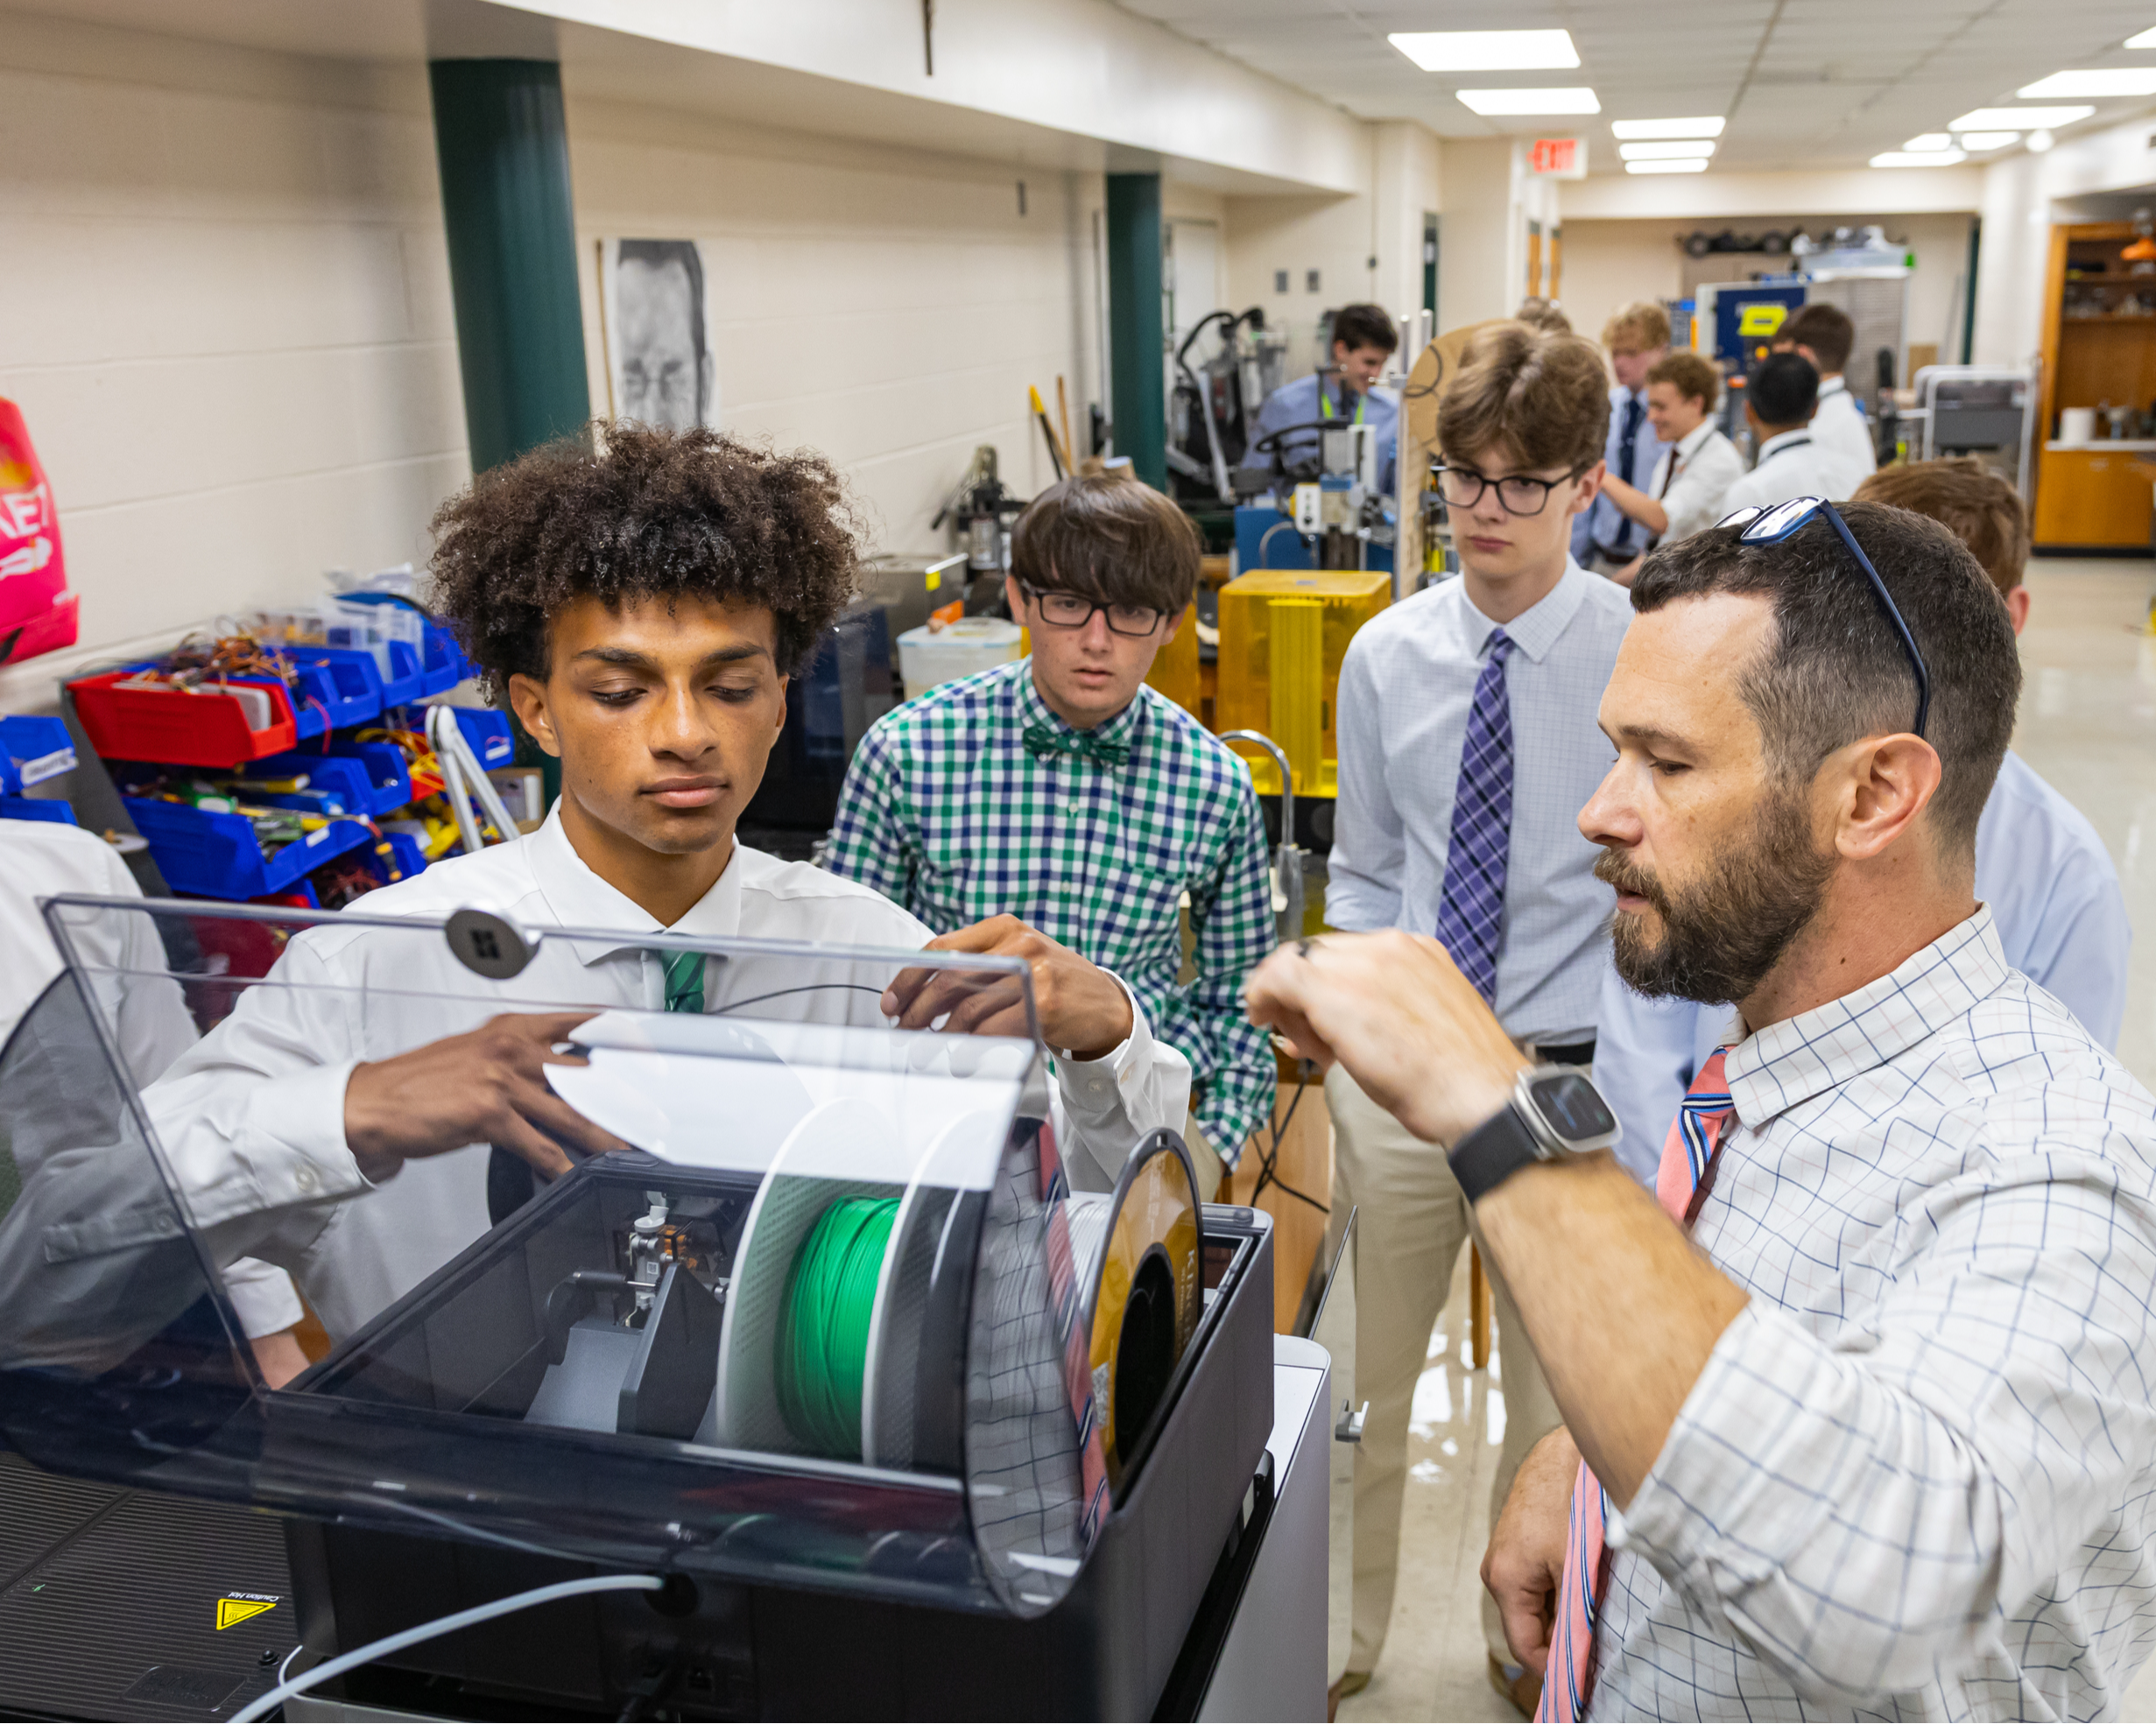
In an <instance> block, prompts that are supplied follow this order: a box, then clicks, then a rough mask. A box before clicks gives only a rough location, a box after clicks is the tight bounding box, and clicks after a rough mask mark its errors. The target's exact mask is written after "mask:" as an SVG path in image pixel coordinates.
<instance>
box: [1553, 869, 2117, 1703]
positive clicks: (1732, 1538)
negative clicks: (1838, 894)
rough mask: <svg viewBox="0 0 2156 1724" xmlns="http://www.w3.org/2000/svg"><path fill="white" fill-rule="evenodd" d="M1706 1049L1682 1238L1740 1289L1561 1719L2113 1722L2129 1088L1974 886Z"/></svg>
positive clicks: (1631, 1521)
mask: <svg viewBox="0 0 2156 1724" xmlns="http://www.w3.org/2000/svg"><path fill="white" fill-rule="evenodd" d="M1728 1075H1729V1083H1730V1095H1731V1097H1732V1099H1733V1101H1734V1102H1735V1106H1736V1114H1737V1117H1736V1119H1735V1120H1733V1121H1732V1122H1730V1124H1729V1125H1728V1126H1727V1127H1725V1128H1724V1131H1723V1139H1722V1151H1721V1154H1720V1156H1719V1158H1717V1160H1716V1165H1715V1168H1714V1170H1713V1172H1712V1175H1711V1179H1712V1184H1711V1188H1710V1190H1709V1194H1708V1196H1707V1199H1706V1201H1705V1204H1704V1207H1702V1209H1701V1211H1700V1214H1699V1220H1698V1224H1697V1226H1696V1228H1695V1233H1694V1237H1695V1240H1696V1241H1697V1242H1698V1243H1699V1245H1700V1246H1701V1247H1702V1249H1704V1250H1705V1251H1706V1252H1707V1253H1708V1254H1709V1256H1711V1257H1712V1258H1713V1259H1714V1262H1715V1263H1716V1267H1717V1268H1719V1269H1720V1270H1722V1272H1723V1274H1725V1275H1727V1276H1729V1277H1731V1278H1732V1279H1733V1280H1735V1281H1736V1282H1737V1284H1739V1285H1740V1286H1743V1287H1744V1288H1745V1289H1747V1290H1748V1291H1750V1292H1751V1296H1752V1298H1751V1305H1749V1306H1748V1307H1747V1308H1746V1309H1745V1311H1744V1313H1743V1315H1741V1316H1740V1317H1738V1319H1737V1321H1736V1322H1734V1323H1733V1324H1731V1325H1730V1327H1729V1329H1728V1330H1727V1331H1725V1332H1724V1333H1723V1336H1722V1339H1721V1340H1720V1341H1718V1342H1717V1343H1716V1347H1715V1350H1714V1353H1713V1355H1712V1356H1711V1357H1710V1358H1709V1361H1708V1364H1707V1369H1706V1370H1705V1371H1704V1372H1703V1373H1702V1376H1701V1377H1700V1380H1699V1382H1698V1383H1696V1384H1695V1386H1694V1388H1693V1390H1692V1393H1691V1395H1690V1396H1689V1397H1687V1400H1686V1402H1685V1404H1684V1410H1683V1411H1682V1412H1681V1413H1680V1416H1679V1418H1678V1420H1677V1423H1676V1425H1675V1426H1674V1427H1673V1429H1672V1431H1671V1432H1670V1435H1669V1440H1668V1442H1667V1444H1666V1446H1664V1448H1663V1450H1662V1453H1661V1454H1660V1456H1659V1458H1658V1459H1657V1460H1656V1462H1655V1466H1654V1470H1653V1471H1652V1473H1651V1474H1649V1475H1648V1477H1647V1480H1646V1482H1645V1484H1644V1485H1643V1486H1642V1487H1641V1488H1640V1490H1639V1493H1638V1495H1637V1496H1636V1497H1635V1498H1634V1499H1633V1502H1632V1504H1631V1509H1629V1510H1628V1511H1627V1513H1626V1515H1625V1516H1624V1530H1623V1532H1622V1534H1621V1535H1620V1536H1621V1537H1622V1539H1623V1544H1622V1546H1621V1547H1619V1548H1613V1550H1612V1552H1611V1556H1610V1588H1609V1594H1608V1596H1607V1599H1606V1601H1605V1603H1604V1606H1603V1617H1602V1622H1601V1631H1600V1635H1599V1637H1598V1643H1597V1647H1596V1654H1597V1665H1596V1671H1597V1674H1596V1684H1595V1690H1594V1698H1593V1701H1592V1705H1591V1707H1590V1710H1589V1715H1590V1716H1592V1717H1597V1718H1822V1717H1839V1718H1848V1717H1850V1716H1852V1715H1854V1716H1857V1717H1860V1718H1895V1719H1913V1718H1924V1719H1929V1718H2097V1717H2108V1716H2113V1715H2116V1713H2117V1709H2118V1705H2119V1699H2120V1697H2121V1695H2122V1694H2123V1693H2124V1691H2125V1688H2126V1685H2127V1684H2128V1682H2129V1681H2130V1680H2131V1678H2132V1676H2133V1673H2134V1671H2136V1669H2137V1668H2138V1666H2139V1665H2140V1664H2141V1662H2142V1660H2143V1658H2144V1657H2145V1656H2146V1655H2147V1653H2148V1651H2149V1650H2150V1647H2151V1644H2152V1642H2156V1408H2152V1405H2151V1396H2150V1379H2149V1371H2150V1369H2151V1368H2152V1367H2156V1335H2152V1333H2151V1329H2152V1313H2151V1296H2152V1290H2156V1098H2152V1097H2151V1095H2150V1094H2149V1092H2148V1091H2147V1090H2145V1089H2144V1088H2142V1087H2141V1086H2140V1085H2139V1084H2138V1083H2137V1082H2135V1081H2134V1080H2133V1079H2132V1078H2131V1076H2129V1075H2128V1074H2127V1073H2126V1071H2125V1069H2124V1067H2123V1066H2120V1065H2119V1064H2118V1062H2117V1060H2116V1059H2112V1058H2111V1056H2110V1055H2109V1054H2108V1053H2106V1052H2103V1049H2102V1048H2100V1047H2098V1046H2097V1045H2096V1043H2095V1042H2093V1041H2091V1040H2090V1039H2089V1036H2088V1034H2087V1032H2085V1031H2083V1030H2082V1027H2081V1025H2080V1024H2077V1023H2076V1022H2075V1020H2074V1018H2073V1017H2072V1016H2071V1015H2070V1014H2069V1013H2068V1012H2067V1010H2065V1008H2063V1007H2062V1006H2061V1005H2060V1004H2059V1003H2058V1002H2056V1001H2055V1000H2054V999H2053V998H2052V997H2051V996H2050V995H2048V994H2047V993H2045V992H2044V991H2043V990H2042V989H2040V988H2038V987H2037V986H2036V984H2035V983H2033V982H2030V981H2029V980H2028V979H2027V978H2026V976H2023V975H2019V973H2018V972H2016V971H2013V970H2010V969H2009V968H2007V967H2006V962H2005V959H2004V958H2003V957H2002V956H2001V955H2000V952H1999V946H1998V939H1997V934H1996V933H1995V932H1994V931H1993V928H1992V925H1991V913H1990V911H1989V910H1988V909H1980V910H1979V911H1977V912H1976V915H1974V916H1973V917H1971V918H1969V920H1968V921H1966V922H1963V923H1962V924H1961V925H1959V926H1957V927H1955V928H1954V929H1953V930H1951V931H1950V932H1948V933H1947V934H1946V935H1944V936H1943V937H1942V938H1941V939H1939V940H1937V941H1935V942H1934V944H1932V945H1931V946H1927V947H1925V948H1924V950H1922V951H1921V952H1919V953H1916V954H1915V955H1914V956H1913V957H1912V958H1910V959H1909V960H1908V961H1907V962H1906V963H1905V964H1903V965H1902V966H1901V968H1899V969H1898V970H1896V971H1894V972H1893V974H1892V975H1887V976H1884V977H1882V978H1881V979H1880V980H1879V981H1878V982H1873V983H1872V984H1871V986H1870V987H1868V988H1864V989H1858V990H1857V992H1855V993H1853V994H1850V995H1848V996H1845V997H1843V998H1842V999H1839V1000H1835V1001H1834V1002H1832V1003H1829V1004H1828V1005H1824V1006H1821V1007H1820V1008H1819V1009H1818V1010H1814V1011H1808V1012H1805V1013H1803V1014H1801V1015H1800V1016H1799V1017H1793V1018H1791V1019H1789V1020H1788V1021H1787V1022H1786V1023H1782V1024H1775V1025H1773V1026H1772V1027H1771V1028H1769V1029H1766V1030H1764V1031H1760V1033H1759V1034H1758V1035H1756V1036H1753V1037H1751V1038H1749V1039H1748V1040H1745V1041H1743V1042H1740V1043H1738V1044H1737V1046H1736V1047H1735V1048H1734V1050H1733V1051H1732V1052H1731V1053H1730V1059H1729V1066H1728ZM1611 1543H1612V1545H1613V1546H1617V1544H1618V1540H1617V1538H1612V1540H1611Z"/></svg>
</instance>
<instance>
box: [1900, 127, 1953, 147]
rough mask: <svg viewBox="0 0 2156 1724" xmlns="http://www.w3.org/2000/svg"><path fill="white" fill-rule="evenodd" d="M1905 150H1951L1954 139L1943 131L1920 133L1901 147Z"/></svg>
mask: <svg viewBox="0 0 2156 1724" xmlns="http://www.w3.org/2000/svg"><path fill="white" fill-rule="evenodd" d="M1901 147H1902V148H1903V149H1905V150H1951V149H1952V148H1953V147H1954V138H1953V137H1952V135H1951V134H1950V133H1948V132H1943V131H1920V132H1919V133H1918V134H1917V135H1916V136H1915V137H1913V138H1911V139H1910V140H1909V141H1908V142H1907V143H1906V144H1903V145H1902V146H1901Z"/></svg>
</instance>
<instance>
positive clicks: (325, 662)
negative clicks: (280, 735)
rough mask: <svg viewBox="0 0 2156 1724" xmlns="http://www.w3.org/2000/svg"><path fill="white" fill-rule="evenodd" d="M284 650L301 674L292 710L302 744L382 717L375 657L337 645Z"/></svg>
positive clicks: (380, 677) (380, 678)
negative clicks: (297, 722) (325, 734)
mask: <svg viewBox="0 0 2156 1724" xmlns="http://www.w3.org/2000/svg"><path fill="white" fill-rule="evenodd" d="M281 650H282V651H284V652H285V654H286V656H287V657H289V658H291V660H292V664H293V665H294V666H295V667H296V668H297V669H298V671H299V688H298V690H297V691H296V693H295V694H294V697H293V700H292V715H293V717H294V718H296V719H297V720H298V721H299V737H300V739H301V740H302V741H305V740H306V738H307V737H309V736H319V735H321V734H322V732H323V731H324V730H325V729H329V730H343V729H347V728H349V727H351V726H352V725H355V724H364V723H366V722H367V721H369V720H370V719H374V718H378V717H380V716H381V714H382V672H380V671H379V670H378V669H377V668H376V665H375V662H374V654H372V653H371V652H365V651H354V650H353V649H351V648H349V647H337V646H288V647H285V648H283V649H281Z"/></svg>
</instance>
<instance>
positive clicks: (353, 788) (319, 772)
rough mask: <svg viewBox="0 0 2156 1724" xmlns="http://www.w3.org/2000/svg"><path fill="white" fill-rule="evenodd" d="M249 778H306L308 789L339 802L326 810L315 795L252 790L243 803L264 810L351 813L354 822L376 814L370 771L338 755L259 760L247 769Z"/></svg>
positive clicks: (274, 757)
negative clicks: (368, 772) (369, 781)
mask: <svg viewBox="0 0 2156 1724" xmlns="http://www.w3.org/2000/svg"><path fill="white" fill-rule="evenodd" d="M245 776H246V777H248V778H300V777H304V778H306V781H307V789H308V790H309V791H310V792H312V791H326V792H328V793H329V794H330V795H331V796H334V797H335V799H337V805H338V806H335V807H334V808H330V807H324V806H322V805H321V803H319V802H317V801H316V800H315V799H314V798H313V797H312V796H294V795H292V794H291V793H290V792H285V791H260V792H253V791H250V792H248V794H247V795H246V796H244V797H243V798H242V799H241V800H242V801H245V802H253V803H257V804H259V805H260V806H263V807H264V808H292V809H296V810H298V811H299V813H306V814H349V815H350V816H351V817H352V818H353V819H354V820H360V819H363V818H364V817H366V816H367V815H370V814H371V813H374V808H373V806H372V795H373V788H374V787H373V786H372V785H370V784H369V783H368V782H367V769H366V768H365V767H364V766H362V765H361V764H360V763H358V762H357V761H356V760H347V759H344V758H343V757H342V756H339V755H335V754H279V755H272V756H270V758H269V760H266V761H260V760H258V761H257V762H255V763H254V764H252V765H251V766H250V767H249V768H248V769H247V771H246V774H245Z"/></svg>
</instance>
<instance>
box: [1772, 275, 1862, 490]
mask: <svg viewBox="0 0 2156 1724" xmlns="http://www.w3.org/2000/svg"><path fill="white" fill-rule="evenodd" d="M1856 344H1857V326H1856V325H1855V324H1854V323H1852V322H1850V315H1849V313H1847V312H1845V311H1843V310H1842V307H1841V306H1830V305H1828V304H1827V303H1826V301H1824V300H1823V299H1821V300H1814V302H1813V303H1812V304H1810V305H1808V306H1798V307H1797V309H1796V311H1795V313H1793V315H1792V316H1791V317H1790V319H1789V320H1788V321H1787V322H1786V323H1785V324H1783V325H1782V327H1781V328H1780V329H1779V330H1778V331H1777V332H1776V333H1775V336H1774V351H1775V352H1777V353H1794V354H1798V355H1802V356H1803V357H1804V358H1806V359H1808V360H1810V361H1811V362H1812V363H1813V365H1814V367H1816V368H1817V369H1818V371H1819V411H1818V412H1816V413H1814V415H1813V416H1812V436H1813V438H1814V440H1815V441H1817V442H1819V443H1821V444H1822V445H1824V446H1825V447H1827V448H1828V449H1830V450H1832V451H1833V452H1834V453H1835V454H1837V455H1839V456H1840V457H1841V458H1842V461H1845V462H1846V463H1848V465H1849V467H1850V469H1851V470H1852V471H1853V472H1855V473H1856V474H1857V477H1858V478H1859V479H1861V478H1862V477H1863V476H1864V475H1865V474H1867V473H1870V472H1871V471H1872V470H1873V468H1877V467H1878V464H1879V457H1878V450H1877V449H1876V448H1875V447H1873V445H1872V440H1871V425H1870V424H1869V423H1868V422H1867V421H1866V419H1864V409H1863V408H1862V407H1860V406H1858V405H1857V397H1856V394H1855V392H1854V391H1851V390H1850V386H1849V382H1848V380H1847V379H1846V378H1844V377H1843V376H1842V368H1843V367H1844V366H1846V365H1847V364H1848V363H1849V359H1850V348H1852V347H1854V346H1856Z"/></svg>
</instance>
